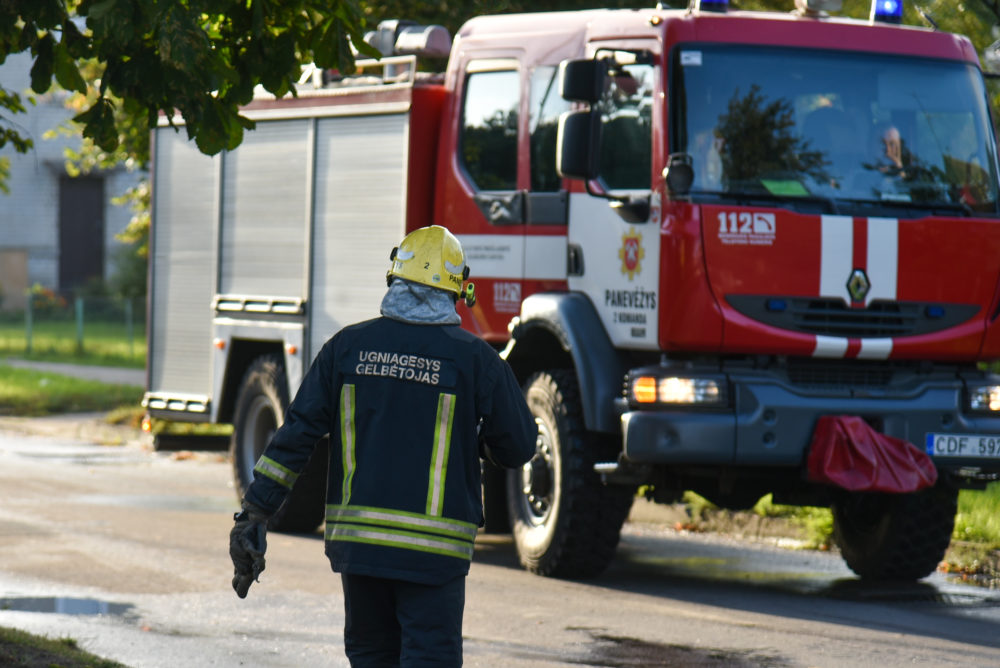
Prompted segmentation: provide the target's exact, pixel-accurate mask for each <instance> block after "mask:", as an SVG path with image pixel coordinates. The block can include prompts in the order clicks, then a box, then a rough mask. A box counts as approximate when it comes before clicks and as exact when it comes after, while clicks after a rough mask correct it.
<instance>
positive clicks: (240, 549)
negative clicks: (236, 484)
mask: <svg viewBox="0 0 1000 668" xmlns="http://www.w3.org/2000/svg"><path fill="white" fill-rule="evenodd" d="M267 518H268V515H267V513H265V512H264V511H263V510H262V509H260V508H258V507H257V506H255V505H253V504H252V503H247V502H246V501H244V502H243V511H242V512H239V513H236V514H235V515H233V519H234V520H235V521H236V525H235V526H233V530H232V531H230V532H229V556H230V557H232V559H233V566H234V567H235V572H234V574H233V589H235V590H236V595H237V596H239V597H240V598H246V597H247V592H248V591H250V584H251V583H252V582H253V581H255V580H257V581H258V582H259V580H258V577H259V576H260V574H261V571H263V570H264V552H265V551H267Z"/></svg>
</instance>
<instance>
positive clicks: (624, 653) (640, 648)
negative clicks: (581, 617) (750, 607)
mask: <svg viewBox="0 0 1000 668" xmlns="http://www.w3.org/2000/svg"><path fill="white" fill-rule="evenodd" d="M568 630H571V631H583V632H586V633H587V634H588V635H590V637H591V638H592V639H593V641H594V645H593V646H592V648H591V651H590V656H588V657H587V658H584V659H571V660H569V663H573V664H577V665H583V666H601V667H602V668H629V667H631V666H643V667H644V668H653V667H671V666H692V667H693V666H698V667H699V668H762V667H763V668H784V667H785V666H789V665H791V664H790V663H789V662H788V661H787V660H786V659H785V658H783V657H781V656H779V655H777V654H768V653H764V652H759V651H745V650H728V649H721V648H705V647H690V646H686V645H673V644H666V643H657V642H648V641H645V640H639V639H637V638H628V637H621V636H614V635H610V634H607V633H602V632H600V631H598V630H597V629H590V628H581V627H569V628H568Z"/></svg>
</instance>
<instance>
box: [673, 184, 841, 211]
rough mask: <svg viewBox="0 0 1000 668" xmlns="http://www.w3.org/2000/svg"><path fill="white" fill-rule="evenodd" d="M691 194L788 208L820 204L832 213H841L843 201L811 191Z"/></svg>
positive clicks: (723, 191) (746, 204)
mask: <svg viewBox="0 0 1000 668" xmlns="http://www.w3.org/2000/svg"><path fill="white" fill-rule="evenodd" d="M691 195H693V196H698V195H709V196H712V197H715V198H717V199H718V200H719V201H725V202H733V203H735V204H742V205H743V206H768V205H771V204H775V203H778V204H780V205H781V206H784V207H787V208H796V205H797V204H819V205H822V206H823V207H824V208H825V209H826V210H827V212H828V213H831V214H838V213H840V207H839V206H838V202H840V201H842V200H840V199H834V198H832V197H824V196H822V195H815V194H811V193H810V194H808V195H778V194H775V193H769V192H752V193H751V192H744V191H731V190H692V191H691Z"/></svg>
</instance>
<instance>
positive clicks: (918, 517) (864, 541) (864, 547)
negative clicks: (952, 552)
mask: <svg viewBox="0 0 1000 668" xmlns="http://www.w3.org/2000/svg"><path fill="white" fill-rule="evenodd" d="M957 510H958V489H957V488H955V487H952V486H951V485H948V484H945V483H942V482H940V481H939V482H938V484H937V485H935V486H934V487H931V488H929V489H925V490H922V491H919V492H914V493H912V494H865V493H848V492H845V493H843V494H842V495H841V496H839V498H836V499H835V500H834V503H833V536H834V540H835V541H836V542H837V544H838V545H839V546H840V552H841V556H842V557H843V558H844V561H845V562H846V563H847V565H848V566H849V567H850V569H851V570H852V571H854V572H855V573H856V574H857V575H858V576H860V577H861V578H863V579H866V580H906V581H913V580H919V579H920V578H923V577H926V576H928V575H930V574H931V573H933V572H934V571H935V569H936V568H937V566H938V564H939V563H940V562H941V560H942V559H943V558H944V555H945V552H946V551H947V550H948V544H949V543H950V542H951V533H952V530H953V529H954V527H955V513H956V512H957Z"/></svg>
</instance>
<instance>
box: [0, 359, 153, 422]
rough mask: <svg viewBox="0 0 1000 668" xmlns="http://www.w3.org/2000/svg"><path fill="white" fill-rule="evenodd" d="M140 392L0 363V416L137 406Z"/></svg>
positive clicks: (124, 386) (36, 414)
mask: <svg viewBox="0 0 1000 668" xmlns="http://www.w3.org/2000/svg"><path fill="white" fill-rule="evenodd" d="M141 399H142V388H141V387H134V386H130V385H109V384H107V383H100V382H98V381H95V380H83V379H79V378H70V377H68V376H62V375H59V374H55V373H46V372H41V371H32V370H29V369H15V368H13V367H10V366H7V365H5V364H2V363H0V415H19V416H26V417H40V416H43V415H52V414H56V413H80V412H93V411H110V410H112V409H115V408H118V407H121V406H128V405H132V406H134V405H138V403H139V401H140V400H141Z"/></svg>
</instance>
